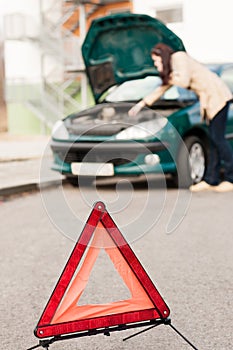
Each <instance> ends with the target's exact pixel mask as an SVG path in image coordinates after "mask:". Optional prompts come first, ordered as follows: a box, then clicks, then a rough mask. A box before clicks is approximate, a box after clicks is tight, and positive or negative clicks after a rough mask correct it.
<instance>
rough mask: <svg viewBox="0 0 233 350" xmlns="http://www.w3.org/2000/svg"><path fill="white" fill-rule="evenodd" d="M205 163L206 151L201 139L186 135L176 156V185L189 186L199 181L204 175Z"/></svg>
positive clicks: (180, 186)
mask: <svg viewBox="0 0 233 350" xmlns="http://www.w3.org/2000/svg"><path fill="white" fill-rule="evenodd" d="M206 164H207V151H206V147H205V145H204V143H203V142H202V140H201V139H200V138H199V137H197V136H188V137H186V138H185V139H184V143H183V144H182V145H181V146H180V149H179V153H178V157H177V162H176V167H177V174H176V176H175V182H176V186H177V187H179V188H189V187H190V186H191V185H192V184H196V183H198V182H200V181H201V180H202V179H203V177H204V174H205V171H206Z"/></svg>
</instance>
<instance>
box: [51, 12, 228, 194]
mask: <svg viewBox="0 0 233 350" xmlns="http://www.w3.org/2000/svg"><path fill="white" fill-rule="evenodd" d="M158 42H164V43H165V44H168V45H170V46H171V47H172V48H173V49H174V50H185V48H184V45H183V43H182V41H181V40H180V38H178V37H177V36H176V35H175V34H174V33H173V32H172V31H170V30H169V29H168V28H167V27H166V26H165V25H164V24H163V23H162V22H160V21H159V20H157V19H155V18H152V17H150V16H147V15H137V14H130V13H125V14H116V15H111V16H107V17H104V18H100V19H96V20H95V21H93V22H92V24H91V26H90V29H89V31H88V33H87V36H86V38H85V40H84V43H83V46H82V54H83V59H84V62H85V65H86V72H87V75H88V78H89V82H90V86H91V88H92V92H93V96H94V99H95V106H93V107H91V108H88V109H85V110H83V111H81V112H77V113H73V114H71V115H69V116H67V117H66V118H65V119H63V120H62V121H58V122H57V123H56V124H55V126H54V128H53V131H52V140H51V149H52V152H53V156H54V163H53V166H52V168H53V169H54V170H56V171H58V172H60V173H62V174H64V175H65V176H66V177H67V179H68V181H70V182H71V183H72V184H75V185H78V183H80V180H92V179H94V178H96V177H98V178H99V177H113V176H132V175H137V176H138V175H145V174H156V173H157V174H158V173H159V174H170V175H171V176H172V178H173V180H174V183H175V184H176V185H178V186H179V187H182V188H187V187H188V186H190V184H191V183H198V182H200V181H201V180H202V178H203V176H204V173H205V170H206V165H207V162H208V145H209V137H208V128H207V127H206V125H205V124H204V123H203V122H201V117H200V110H199V107H200V106H199V101H198V98H197V96H196V95H195V94H194V93H193V92H192V91H190V90H187V89H183V88H180V87H177V86H173V87H171V88H170V89H169V90H168V91H166V93H165V94H164V95H163V96H162V98H161V99H160V100H159V101H157V102H156V103H155V104H154V105H153V106H152V107H150V108H148V107H145V108H144V109H142V110H141V112H140V113H138V115H137V116H135V117H129V115H128V111H129V109H130V108H131V107H132V106H133V105H134V104H135V103H136V102H137V101H139V100H140V99H142V98H143V97H145V96H146V95H147V94H148V93H150V92H151V91H153V90H154V89H155V88H156V87H157V86H158V85H160V84H161V79H160V77H159V75H158V72H157V70H156V68H155V67H154V65H153V62H152V60H151V57H150V51H151V48H152V47H153V46H154V45H155V44H156V43H158ZM209 68H210V69H211V70H213V71H215V72H216V73H217V74H218V75H220V76H221V77H222V79H223V80H224V81H225V82H226V83H227V84H228V86H229V87H230V89H231V91H233V63H219V64H212V65H209ZM226 137H227V138H228V139H229V141H230V143H231V145H232V147H233V106H232V105H230V108H229V116H228V124H227V130H226Z"/></svg>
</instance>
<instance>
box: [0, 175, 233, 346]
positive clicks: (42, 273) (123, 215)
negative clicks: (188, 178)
mask: <svg viewBox="0 0 233 350" xmlns="http://www.w3.org/2000/svg"><path fill="white" fill-rule="evenodd" d="M98 200H101V201H103V202H104V203H105V204H106V207H107V210H108V211H109V213H110V215H111V216H112V218H113V219H114V221H115V223H116V225H117V226H118V227H119V228H120V230H121V232H122V233H123V234H124V235H125V237H126V239H127V241H128V243H129V244H130V246H131V247H132V249H133V251H134V252H135V254H136V255H137V257H138V259H139V260H140V262H141V263H142V265H143V266H144V268H145V270H146V271H147V273H148V274H149V276H150V277H151V279H152V280H153V282H154V284H155V285H156V287H157V288H158V290H159V292H160V294H161V295H162V296H163V298H164V300H165V301H166V303H167V304H168V306H169V308H170V310H171V320H172V323H173V324H174V326H175V327H176V328H178V329H179V330H180V331H181V332H182V333H183V334H184V335H185V336H186V337H187V338H188V339H189V340H190V341H191V342H192V343H193V344H194V345H195V346H196V348H197V349H198V350H205V349H206V350H207V349H208V350H230V349H233V332H232V322H233V313H232V306H233V254H232V247H233V205H232V202H233V199H232V193H226V194H220V193H212V192H207V193H201V194H195V195H192V197H191V196H190V193H189V192H188V191H185V190H183V191H177V190H175V189H172V188H170V189H169V188H168V189H166V188H165V186H164V184H163V183H162V182H159V181H158V182H157V181H154V182H153V181H152V184H151V185H148V186H146V185H145V184H144V183H142V184H140V183H139V184H135V186H134V187H133V186H132V185H130V184H127V183H124V182H123V183H122V185H121V186H119V185H118V186H117V187H115V186H114V185H111V184H110V185H109V186H104V185H102V184H99V185H98V186H97V187H94V188H91V189H88V188H83V189H77V188H76V189H75V188H73V187H71V186H70V185H65V186H64V187H62V186H60V187H57V188H51V189H44V190H43V191H41V192H34V193H26V194H23V195H20V196H17V197H11V198H7V199H6V198H2V200H1V202H0V223H1V226H0V227H1V245H0V260H1V270H0V271H1V278H0V285H1V298H0V317H1V325H0V329H1V331H0V343H1V349H7V350H18V349H25V350H26V349H27V348H30V347H31V346H33V345H36V344H38V339H37V338H36V337H35V336H34V334H33V330H34V328H35V326H36V324H37V322H38V320H39V318H40V316H41V313H42V311H43V309H44V307H45V305H46V303H47V301H48V298H49V297H50V295H51V293H52V290H53V288H54V286H55V284H56V282H57V280H58V278H59V276H60V274H61V272H62V270H63V267H64V265H65V263H66V261H67V259H68V258H69V256H70V253H71V251H72V249H73V246H74V242H75V240H76V239H77V237H78V236H79V235H80V233H81V230H82V228H83V227H84V225H85V222H86V220H87V218H88V216H89V214H90V212H91V210H92V207H93V204H94V203H95V202H96V201H98ZM96 264H97V266H96V267H95V268H94V269H93V274H92V275H91V277H90V283H89V284H88V286H87V291H86V295H85V298H86V300H87V303H93V302H94V303H95V302H96V303H98V302H100V303H101V302H109V301H114V300H120V299H123V298H124V295H125V293H126V291H125V286H124V285H123V282H122V281H121V279H120V278H119V276H118V274H117V273H116V271H114V269H113V267H112V266H111V264H109V261H107V257H106V255H103V256H102V257H101V259H100V260H97V262H96ZM138 330H141V329H137V330H127V331H122V332H115V333H113V334H111V336H110V337H107V336H104V335H96V336H91V337H84V338H81V339H76V340H69V341H68V340H66V341H64V342H57V343H55V344H53V345H51V347H50V348H49V349H54V350H70V349H75V350H78V349H91V350H92V349H93V350H99V349H101V350H102V349H106V350H113V349H114V350H115V349H117V350H129V349H132V348H134V349H147V350H152V349H153V350H155V349H162V350H185V349H191V347H190V346H189V345H188V344H187V343H185V342H184V341H183V340H182V339H181V338H180V337H179V336H178V335H177V334H176V333H175V332H174V331H173V330H172V329H171V328H170V327H169V326H165V325H162V326H159V327H157V328H154V329H152V330H150V331H148V332H145V333H143V334H141V335H139V336H137V337H134V338H132V339H131V340H128V341H124V342H123V341H122V339H123V338H125V337H127V336H129V335H131V334H133V333H135V332H136V331H138Z"/></svg>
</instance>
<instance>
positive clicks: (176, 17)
mask: <svg viewBox="0 0 233 350" xmlns="http://www.w3.org/2000/svg"><path fill="white" fill-rule="evenodd" d="M182 10H183V9H182V7H176V8H170V9H159V10H157V11H156V18H158V19H160V20H161V21H162V22H163V23H165V24H170V23H180V22H183V11H182Z"/></svg>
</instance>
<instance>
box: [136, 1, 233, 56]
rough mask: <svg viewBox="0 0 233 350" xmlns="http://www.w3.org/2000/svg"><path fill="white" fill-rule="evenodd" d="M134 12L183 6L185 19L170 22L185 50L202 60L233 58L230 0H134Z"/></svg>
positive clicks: (150, 11)
mask: <svg viewBox="0 0 233 350" xmlns="http://www.w3.org/2000/svg"><path fill="white" fill-rule="evenodd" d="M133 2H134V9H135V12H137V13H145V14H149V15H151V16H156V10H161V9H166V8H169V7H172V6H174V5H179V4H181V5H182V6H183V16H184V18H183V19H184V22H183V23H179V24H176V25H170V26H169V27H170V29H172V30H173V31H174V32H175V33H176V34H177V35H178V36H180V37H181V39H182V40H183V42H184V45H185V47H186V49H187V51H188V52H189V53H190V54H191V55H192V56H193V57H195V58H196V59H198V60H200V61H202V62H215V61H216V62H217V61H233V48H232V46H233V45H232V41H231V32H232V29H231V26H232V25H231V23H232V0H216V1H213V0H143V1H142V0H134V1H133Z"/></svg>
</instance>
